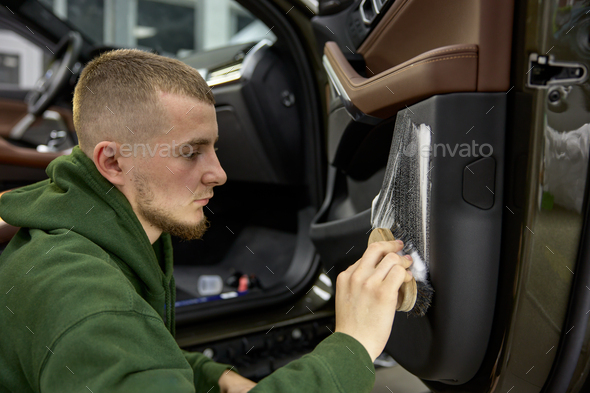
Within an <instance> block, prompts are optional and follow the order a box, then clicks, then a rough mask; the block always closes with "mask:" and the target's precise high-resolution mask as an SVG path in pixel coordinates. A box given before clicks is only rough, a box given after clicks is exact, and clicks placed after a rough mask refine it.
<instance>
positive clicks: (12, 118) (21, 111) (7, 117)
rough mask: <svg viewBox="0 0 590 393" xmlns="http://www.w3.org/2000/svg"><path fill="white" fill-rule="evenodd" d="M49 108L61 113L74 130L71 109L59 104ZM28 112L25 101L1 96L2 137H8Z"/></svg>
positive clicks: (38, 121) (70, 128)
mask: <svg viewBox="0 0 590 393" xmlns="http://www.w3.org/2000/svg"><path fill="white" fill-rule="evenodd" d="M49 110H51V111H55V112H57V113H59V114H60V115H61V117H62V118H63V119H64V121H65V122H66V125H67V126H68V129H69V131H73V130H74V117H73V114H72V111H71V110H69V109H66V108H62V107H59V106H51V107H49ZM27 113H28V111H27V104H25V103H24V102H23V101H20V100H11V99H7V98H0V137H4V138H8V137H9V135H10V131H11V130H12V129H13V128H14V126H15V125H16V124H17V123H18V122H19V121H20V119H22V118H23V117H25V115H26V114H27ZM41 121H42V119H37V120H36V122H35V123H33V125H36V124H38V123H40V122H41Z"/></svg>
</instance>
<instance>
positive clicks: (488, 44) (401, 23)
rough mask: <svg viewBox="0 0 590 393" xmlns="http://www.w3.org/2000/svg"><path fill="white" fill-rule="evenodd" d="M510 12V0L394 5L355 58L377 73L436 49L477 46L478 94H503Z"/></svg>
mask: <svg viewBox="0 0 590 393" xmlns="http://www.w3.org/2000/svg"><path fill="white" fill-rule="evenodd" d="M513 11H514V1H513V0H471V1H465V0H445V1H440V0H419V1H418V0H397V1H395V2H394V3H393V4H392V5H391V7H390V8H389V9H388V10H387V12H386V13H385V15H384V16H383V18H382V19H381V21H380V22H379V23H378V25H377V26H376V27H375V29H374V30H373V31H372V32H371V33H370V34H369V36H368V37H367V38H366V39H365V41H364V42H363V43H362V45H361V46H360V47H359V48H358V53H360V54H362V55H363V56H364V58H365V62H366V64H367V66H368V68H369V69H370V70H371V71H372V72H374V73H375V74H378V73H380V72H383V71H384V70H386V69H389V68H391V67H394V66H396V65H398V64H401V63H402V62H404V61H407V60H409V59H411V58H413V57H415V56H418V55H419V54H420V53H424V52H427V51H429V50H432V49H435V48H439V47H443V46H448V45H460V44H476V45H477V46H478V48H479V60H478V81H477V91H506V90H508V88H509V83H510V52H511V45H512V17H513Z"/></svg>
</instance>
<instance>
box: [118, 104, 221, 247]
mask: <svg viewBox="0 0 590 393" xmlns="http://www.w3.org/2000/svg"><path fill="white" fill-rule="evenodd" d="M160 99H161V103H162V105H163V107H164V110H165V111H166V113H168V117H169V120H170V125H169V126H167V128H166V129H164V130H162V132H161V135H158V136H157V137H155V138H153V139H152V140H151V141H150V142H148V143H146V146H145V153H144V148H143V147H141V146H138V147H137V148H136V149H135V151H134V154H133V157H134V158H133V165H134V168H133V169H132V170H130V172H129V173H128V174H127V176H130V178H129V180H130V181H131V188H132V195H130V198H129V199H130V202H131V205H132V206H133V209H134V211H135V212H136V214H137V215H138V217H139V218H140V221H142V224H144V226H145V224H148V225H150V226H153V227H155V228H157V229H159V230H161V231H163V232H168V233H170V234H172V235H175V236H179V237H181V238H183V239H187V240H190V239H198V238H201V237H202V236H203V234H204V233H205V230H206V229H207V226H208V221H207V218H206V217H205V214H204V211H203V209H204V206H205V205H206V204H207V202H208V199H210V198H211V197H212V196H213V187H215V186H219V185H222V184H224V183H225V181H226V180H227V176H226V174H225V172H224V170H223V169H222V168H221V165H220V164H219V160H218V159H217V155H216V153H215V147H214V144H215V142H216V140H217V139H218V135H217V119H216V115H215V108H214V106H213V105H209V104H206V103H204V102H201V101H198V100H196V99H194V98H190V97H186V96H177V95H172V94H165V93H161V94H160ZM134 148H135V146H134Z"/></svg>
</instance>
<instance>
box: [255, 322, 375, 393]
mask: <svg viewBox="0 0 590 393" xmlns="http://www.w3.org/2000/svg"><path fill="white" fill-rule="evenodd" d="M374 383H375V367H374V366H373V362H372V361H371V357H370V356H369V354H368V352H367V350H366V349H365V347H363V346H362V344H361V343H359V342H358V341H357V340H356V339H354V338H353V337H351V336H349V335H347V334H344V333H334V334H332V335H331V336H329V337H328V338H326V339H325V340H324V341H322V342H321V343H320V344H319V345H318V346H317V347H316V348H315V349H314V350H313V351H312V352H311V353H309V354H307V355H305V356H303V357H301V358H300V359H298V360H295V361H293V362H291V363H289V364H287V365H286V366H284V367H281V368H280V369H278V370H277V371H275V372H274V373H272V374H271V375H269V376H268V377H266V378H264V379H263V380H261V381H260V382H259V383H258V385H256V387H254V388H253V389H252V390H250V392H251V393H264V392H268V393H270V392H281V393H289V392H293V393H294V392H305V393H369V392H371V390H372V389H373V385H374Z"/></svg>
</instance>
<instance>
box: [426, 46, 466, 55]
mask: <svg viewBox="0 0 590 393" xmlns="http://www.w3.org/2000/svg"><path fill="white" fill-rule="evenodd" d="M464 49H467V50H473V49H476V50H477V45H472V46H463V47H460V48H449V49H442V50H437V51H435V52H432V53H431V54H433V55H434V54H437V53H443V52H452V51H460V50H464Z"/></svg>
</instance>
